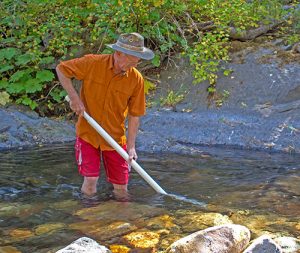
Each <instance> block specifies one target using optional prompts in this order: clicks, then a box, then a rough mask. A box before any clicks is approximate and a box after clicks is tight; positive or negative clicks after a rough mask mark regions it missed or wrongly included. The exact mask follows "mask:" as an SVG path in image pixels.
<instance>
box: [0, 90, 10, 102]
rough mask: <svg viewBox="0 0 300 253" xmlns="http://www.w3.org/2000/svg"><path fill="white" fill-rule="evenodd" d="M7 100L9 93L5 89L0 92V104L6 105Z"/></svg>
mask: <svg viewBox="0 0 300 253" xmlns="http://www.w3.org/2000/svg"><path fill="white" fill-rule="evenodd" d="M9 102H10V99H9V94H8V93H7V92H6V91H2V92H0V105H6V104H7V103H9Z"/></svg>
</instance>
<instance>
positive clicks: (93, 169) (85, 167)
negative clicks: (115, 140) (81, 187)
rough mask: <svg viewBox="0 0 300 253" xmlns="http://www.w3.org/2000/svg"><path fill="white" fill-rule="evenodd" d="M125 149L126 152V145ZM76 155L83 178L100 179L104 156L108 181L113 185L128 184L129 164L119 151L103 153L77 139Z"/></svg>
mask: <svg viewBox="0 0 300 253" xmlns="http://www.w3.org/2000/svg"><path fill="white" fill-rule="evenodd" d="M123 149H124V150H126V145H124V146H123ZM75 153H76V154H75V155H76V161H77V165H78V171H79V173H80V174H81V175H82V176H84V177H99V176H100V162H101V156H102V160H103V164H104V168H105V171H106V178H107V181H108V182H110V183H112V184H120V185H124V184H128V180H129V168H128V163H127V161H125V160H124V158H123V157H122V156H120V155H119V154H118V153H117V151H115V150H105V151H101V150H100V149H97V148H95V147H93V146H92V145H91V144H89V143H87V142H86V141H84V140H83V139H81V138H79V137H77V138H76V142H75Z"/></svg>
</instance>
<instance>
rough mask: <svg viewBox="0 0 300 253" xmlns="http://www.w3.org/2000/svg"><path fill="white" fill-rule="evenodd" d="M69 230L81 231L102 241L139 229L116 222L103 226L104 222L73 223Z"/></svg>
mask: <svg viewBox="0 0 300 253" xmlns="http://www.w3.org/2000/svg"><path fill="white" fill-rule="evenodd" d="M69 228H71V229H74V230H79V231H81V232H82V233H84V234H86V235H88V236H90V237H93V238H94V239H99V240H100V241H102V240H108V239H111V238H116V237H119V236H122V235H124V234H127V233H130V232H131V231H134V230H136V229H137V227H136V226H135V225H133V224H130V223H128V222H124V221H115V222H112V223H110V224H109V225H105V224H103V221H83V222H79V223H73V224H71V225H70V226H69Z"/></svg>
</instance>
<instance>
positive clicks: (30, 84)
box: [24, 79, 43, 93]
mask: <svg viewBox="0 0 300 253" xmlns="http://www.w3.org/2000/svg"><path fill="white" fill-rule="evenodd" d="M24 89H25V92H26V93H35V92H36V91H41V90H42V89H43V84H42V83H41V81H40V80H39V79H29V80H27V81H26V82H25V84H24Z"/></svg>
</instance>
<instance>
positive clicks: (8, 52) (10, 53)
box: [0, 47, 19, 61]
mask: <svg viewBox="0 0 300 253" xmlns="http://www.w3.org/2000/svg"><path fill="white" fill-rule="evenodd" d="M18 53H19V50H18V49H17V48H14V47H9V48H3V49H1V50H0V60H1V61H3V60H4V59H7V60H11V59H12V58H13V57H14V56H16V55H17V54H18Z"/></svg>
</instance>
